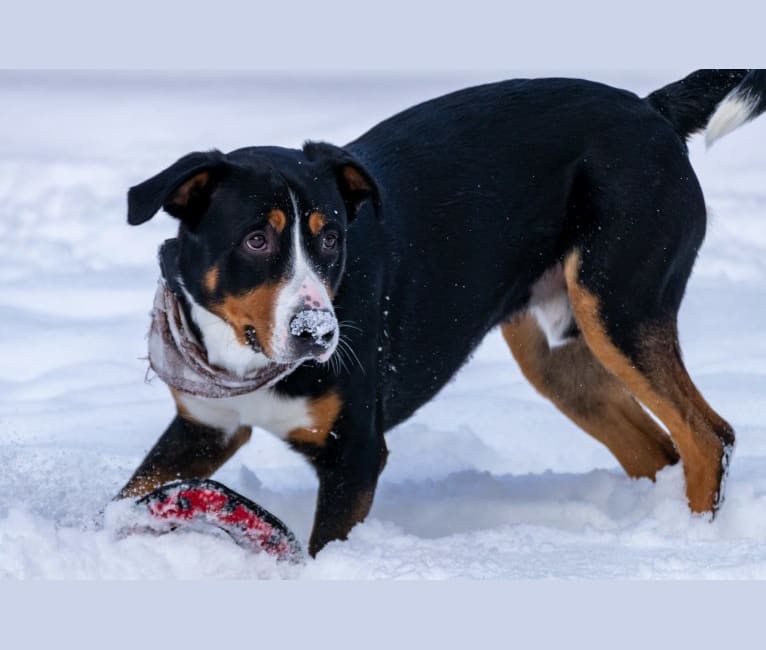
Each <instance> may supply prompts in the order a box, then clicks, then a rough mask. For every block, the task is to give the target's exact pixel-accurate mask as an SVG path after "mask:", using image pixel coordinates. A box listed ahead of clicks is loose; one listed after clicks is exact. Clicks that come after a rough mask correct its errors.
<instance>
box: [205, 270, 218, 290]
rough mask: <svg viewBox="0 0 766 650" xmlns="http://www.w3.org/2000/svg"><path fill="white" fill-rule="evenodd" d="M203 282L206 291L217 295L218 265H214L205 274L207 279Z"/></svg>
mask: <svg viewBox="0 0 766 650" xmlns="http://www.w3.org/2000/svg"><path fill="white" fill-rule="evenodd" d="M203 282H204V285H205V289H207V291H208V293H215V290H216V288H217V287H218V265H217V264H214V265H213V266H211V267H210V268H209V269H208V270H207V271H206V272H205V277H204V280H203Z"/></svg>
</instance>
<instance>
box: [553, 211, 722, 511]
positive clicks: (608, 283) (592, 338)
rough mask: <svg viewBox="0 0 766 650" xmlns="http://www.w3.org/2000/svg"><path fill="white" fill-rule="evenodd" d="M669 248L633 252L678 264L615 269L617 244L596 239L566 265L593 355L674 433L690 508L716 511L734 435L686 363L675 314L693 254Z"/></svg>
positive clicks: (655, 246) (569, 287)
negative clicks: (705, 396)
mask: <svg viewBox="0 0 766 650" xmlns="http://www.w3.org/2000/svg"><path fill="white" fill-rule="evenodd" d="M658 212H659V210H658ZM664 243H665V242H663V241H656V240H655V241H651V242H649V245H650V246H652V249H651V250H650V249H649V248H646V249H644V248H642V247H640V246H638V245H635V240H633V244H634V249H633V253H634V254H635V255H637V256H641V255H643V258H644V260H648V256H649V255H650V254H651V253H652V251H656V252H657V254H658V255H661V256H663V257H661V258H660V259H664V260H673V264H667V263H666V264H662V263H660V262H652V261H647V262H645V263H644V265H643V267H642V266H640V265H638V266H635V267H634V269H633V271H632V272H626V270H625V269H624V268H623V269H620V268H615V267H613V265H614V264H615V263H617V264H622V265H624V264H625V257H626V254H625V251H623V252H622V257H621V256H620V251H619V250H615V248H616V247H615V246H614V245H612V248H611V250H608V251H607V248H606V246H607V244H606V243H603V242H602V243H601V245H600V246H599V245H598V244H597V243H595V242H593V243H591V244H590V245H589V247H588V248H585V249H583V250H585V251H587V252H586V253H584V254H581V253H580V251H579V250H575V251H574V252H572V253H571V254H570V255H569V256H568V257H567V259H566V262H565V276H566V283H567V290H568V293H569V299H570V302H571V305H572V312H573V314H574V317H575V320H576V321H577V324H578V326H579V328H580V331H581V332H582V336H583V337H584V340H585V343H586V344H587V346H588V348H589V349H590V351H591V352H592V353H593V355H594V356H595V357H596V358H597V359H598V360H599V361H600V362H601V364H603V366H604V367H605V368H607V369H608V370H609V371H610V372H611V373H612V374H613V375H615V376H616V377H617V378H618V379H619V380H620V382H621V383H622V384H624V385H625V386H626V387H627V388H628V389H629V390H630V392H631V393H632V394H633V395H635V396H636V398H637V399H639V400H640V401H641V402H642V403H643V404H644V405H645V406H646V407H647V408H649V409H650V410H651V411H652V412H653V413H654V414H655V415H656V416H657V417H658V418H659V419H660V420H661V421H662V422H663V423H664V424H665V426H666V427H667V428H668V431H670V435H671V437H672V438H673V441H674V442H675V445H676V448H677V449H678V451H679V454H680V456H681V460H682V462H683V465H684V474H685V477H686V493H687V497H688V500H689V505H690V507H691V509H692V510H693V511H695V512H705V511H715V509H716V508H717V507H718V505H719V504H720V502H721V499H722V497H723V493H722V487H721V485H722V480H723V479H724V477H725V473H726V469H727V466H728V461H729V456H730V454H731V451H732V449H733V445H734V432H733V430H732V428H731V426H729V424H728V423H727V422H725V421H724V420H723V419H722V418H721V417H720V416H719V415H718V414H717V413H716V412H715V411H713V409H712V408H711V407H710V406H709V405H708V404H707V402H706V401H705V399H704V398H703V397H702V395H701V394H700V392H699V391H698V390H697V388H696V387H695V385H694V384H693V383H692V380H691V378H690V377H689V375H688V373H687V371H686V368H685V367H684V364H683V362H682V360H681V350H680V346H679V343H678V336H677V331H676V313H677V310H678V305H679V304H680V300H681V296H682V295H683V289H684V287H685V283H686V278H687V277H688V274H689V271H690V270H691V262H692V261H693V256H692V255H687V254H684V252H683V251H682V250H679V251H676V252H675V255H674V254H673V252H674V251H673V249H672V246H671V240H670V239H668V240H666V245H663V244H664ZM689 250H693V248H689ZM637 259H640V257H639V258H637ZM616 261H618V262H616Z"/></svg>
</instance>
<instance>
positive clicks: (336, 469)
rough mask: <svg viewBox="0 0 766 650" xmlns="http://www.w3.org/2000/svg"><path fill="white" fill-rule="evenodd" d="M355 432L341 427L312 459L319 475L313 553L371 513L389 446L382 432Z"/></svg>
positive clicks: (310, 550) (310, 551) (310, 546)
mask: <svg viewBox="0 0 766 650" xmlns="http://www.w3.org/2000/svg"><path fill="white" fill-rule="evenodd" d="M360 433H361V432H360V431H359V430H357V431H355V432H353V433H352V432H351V431H350V430H349V429H348V428H347V427H339V428H338V431H337V438H333V439H332V441H331V442H330V444H328V445H327V447H326V448H325V449H324V450H323V451H322V453H321V454H320V455H317V456H315V457H313V458H312V459H311V460H312V462H313V464H314V467H315V468H316V470H317V474H318V476H319V492H318V494H317V506H316V514H315V516H314V528H313V530H312V532H311V538H310V540H309V553H310V554H311V555H312V556H315V555H316V554H317V553H318V552H319V551H320V550H321V549H322V548H323V547H324V546H325V544H327V543H328V542H332V541H334V540H336V539H346V537H347V536H348V533H349V531H350V530H351V529H352V528H353V527H354V526H355V525H356V524H358V523H360V522H361V521H364V518H365V517H366V516H367V513H368V512H369V511H370V507H371V506H372V500H373V497H374V496H375V488H376V486H377V483H378V476H379V475H380V472H381V471H383V467H384V466H385V464H386V457H387V456H388V450H387V449H386V444H385V440H384V439H383V436H382V434H379V433H372V432H369V433H367V432H364V433H367V435H364V433H363V434H362V435H359V434H360Z"/></svg>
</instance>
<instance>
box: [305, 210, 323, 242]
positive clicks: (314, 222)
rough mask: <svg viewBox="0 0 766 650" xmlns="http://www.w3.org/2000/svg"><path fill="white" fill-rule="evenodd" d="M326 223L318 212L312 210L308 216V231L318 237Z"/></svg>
mask: <svg viewBox="0 0 766 650" xmlns="http://www.w3.org/2000/svg"><path fill="white" fill-rule="evenodd" d="M326 223H327V218H326V217H325V216H324V215H323V214H322V213H321V212H319V211H318V210H314V211H313V212H312V213H311V214H310V215H309V230H310V231H311V234H312V235H315V236H316V235H318V234H319V233H320V232H321V230H322V228H324V227H325V224H326Z"/></svg>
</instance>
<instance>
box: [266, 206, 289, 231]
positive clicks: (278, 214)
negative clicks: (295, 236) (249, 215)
mask: <svg viewBox="0 0 766 650" xmlns="http://www.w3.org/2000/svg"><path fill="white" fill-rule="evenodd" d="M269 223H270V224H271V227H272V228H273V229H274V230H276V231H277V234H280V235H281V234H282V231H283V230H284V229H285V226H286V225H287V217H286V216H285V213H284V212H282V210H279V209H277V208H274V209H273V210H272V211H271V212H269Z"/></svg>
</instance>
